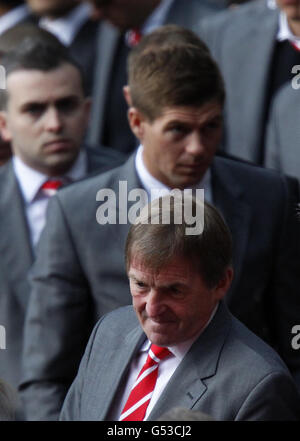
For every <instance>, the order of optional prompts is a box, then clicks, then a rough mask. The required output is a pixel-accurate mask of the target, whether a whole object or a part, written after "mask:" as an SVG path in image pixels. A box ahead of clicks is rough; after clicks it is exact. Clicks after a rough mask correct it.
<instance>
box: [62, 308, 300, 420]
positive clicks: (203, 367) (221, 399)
mask: <svg viewBox="0 0 300 441" xmlns="http://www.w3.org/2000/svg"><path fill="white" fill-rule="evenodd" d="M145 337H146V336H145V334H144V333H143V330H142V328H141V326H140V325H139V323H138V321H137V318H136V315H135V312H134V310H133V309H132V307H127V308H121V309H118V310H116V311H114V312H113V313H111V314H109V315H107V316H106V317H104V318H103V319H102V320H100V322H99V323H98V324H97V326H96V327H95V329H94V331H93V333H92V335H91V338H90V340H89V344H88V346H87V349H86V351H85V355H84V357H83V359H82V362H81V365H80V369H79V372H78V375H77V377H76V379H75V381H74V383H73V384H72V386H71V388H70V390H69V392H68V395H67V397H66V400H65V402H64V405H63V409H62V413H61V417H60V419H61V420H96V421H99V420H107V419H109V409H110V407H111V405H112V403H113V402H114V399H118V396H119V395H118V393H120V391H122V386H124V384H126V378H127V374H128V369H129V367H130V364H131V362H132V359H133V358H134V356H135V355H136V354H137V352H138V350H139V348H140V347H141V344H142V342H143V341H144V340H145ZM249 366H251V369H249ZM178 406H180V407H183V408H185V409H193V410H199V411H202V412H205V414H208V415H210V416H212V417H213V418H214V419H215V420H231V421H232V420H235V421H241V420H252V421H257V420H273V421H274V420H275V421H279V420H281V421H284V420H298V421H299V420H300V396H299V395H298V392H297V388H296V386H295V384H294V382H293V380H292V378H291V376H290V373H289V372H288V369H287V368H286V366H284V364H283V362H282V360H280V358H279V357H278V355H277V354H276V353H275V351H273V350H272V349H271V348H270V347H268V346H267V345H266V344H265V343H264V342H263V341H262V340H260V339H259V338H258V337H256V336H255V335H254V334H253V333H252V332H250V331H249V330H248V329H247V328H246V327H245V326H243V325H242V323H240V322H239V321H238V320H236V319H235V318H234V317H233V316H232V315H231V314H230V313H229V311H228V310H227V308H226V307H225V305H224V304H222V303H221V304H220V305H219V308H218V310H217V312H216V315H215V316H214V318H213V319H212V321H211V323H210V324H209V325H208V327H207V328H206V329H205V331H204V332H203V333H202V334H201V335H200V337H199V338H198V340H196V342H195V343H194V344H193V345H192V347H191V349H190V350H189V352H188V353H187V354H186V356H185V357H184V358H183V360H182V362H181V363H180V364H179V366H178V368H177V369H176V371H175V372H174V374H173V375H172V377H171V379H170V381H169V383H168V384H167V385H166V387H165V389H164V390H163V392H162V394H161V396H160V398H159V400H158V402H157V403H156V404H155V406H154V408H153V410H152V411H151V413H150V415H149V418H148V420H157V419H158V418H159V417H160V416H161V415H162V414H163V413H164V412H166V411H168V410H170V409H172V408H173V407H178Z"/></svg>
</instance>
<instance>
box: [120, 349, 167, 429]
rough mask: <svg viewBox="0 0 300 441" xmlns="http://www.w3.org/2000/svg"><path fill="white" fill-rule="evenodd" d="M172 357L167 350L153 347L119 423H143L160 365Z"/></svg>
mask: <svg viewBox="0 0 300 441" xmlns="http://www.w3.org/2000/svg"><path fill="white" fill-rule="evenodd" d="M169 355H172V352H170V351H169V349H167V348H162V347H160V346H156V345H154V344H152V345H151V347H150V349H149V353H148V357H147V360H146V363H145V364H144V366H143V367H142V369H141V371H140V373H139V375H138V376H137V379H136V381H135V383H134V385H133V386H132V389H131V392H130V394H129V397H128V400H127V401H126V404H125V406H124V409H123V411H122V414H121V416H120V419H119V421H142V420H143V419H144V417H145V414H146V410H147V407H148V405H149V403H150V400H151V397H152V394H153V391H154V388H155V384H156V380H157V375H158V363H159V362H160V361H161V360H162V359H164V358H166V357H167V356H169Z"/></svg>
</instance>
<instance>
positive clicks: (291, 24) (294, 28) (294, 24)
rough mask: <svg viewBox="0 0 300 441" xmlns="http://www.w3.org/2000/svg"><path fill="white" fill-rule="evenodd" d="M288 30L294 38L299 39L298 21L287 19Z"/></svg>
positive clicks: (299, 24)
mask: <svg viewBox="0 0 300 441" xmlns="http://www.w3.org/2000/svg"><path fill="white" fill-rule="evenodd" d="M288 25H289V27H290V30H291V31H292V32H293V34H294V35H295V36H296V37H300V20H292V19H288Z"/></svg>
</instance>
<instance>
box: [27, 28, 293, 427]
mask: <svg viewBox="0 0 300 441" xmlns="http://www.w3.org/2000/svg"><path fill="white" fill-rule="evenodd" d="M128 67H129V68H128V71H129V84H128V86H127V87H125V88H124V92H125V96H126V99H127V102H128V104H129V111H128V117H129V122H130V126H131V129H132V131H133V133H134V134H135V136H136V137H137V138H138V139H139V140H140V143H141V145H140V147H139V148H138V149H137V151H136V152H135V153H134V154H133V155H132V156H130V158H129V159H128V161H127V162H126V163H125V164H124V165H123V166H121V167H118V168H116V169H114V170H112V171H110V172H107V173H105V174H102V175H101V176H96V177H93V178H91V179H88V180H86V181H85V182H82V183H79V184H74V186H73V188H69V189H68V188H66V189H62V191H60V192H58V194H57V195H56V196H54V198H52V199H51V201H50V205H49V210H48V216H49V217H48V219H49V222H47V224H46V228H45V230H44V232H43V235H42V237H41V241H40V244H39V249H38V257H37V260H36V264H35V265H34V268H33V270H32V274H31V276H32V277H31V280H32V292H31V297H30V305H29V308H28V316H27V321H26V327H25V328H26V330H25V345H24V346H25V350H24V374H23V381H22V385H21V391H22V396H23V398H24V401H25V402H26V407H27V414H28V418H29V419H56V418H57V415H58V412H59V410H60V409H61V405H62V400H63V397H64V396H65V394H66V393H67V391H68V388H69V387H70V385H71V383H72V381H73V380H74V377H75V375H76V373H77V369H78V365H79V361H80V359H81V357H82V354H83V352H84V349H85V347H86V344H87V340H88V337H89V334H90V332H91V331H92V328H93V326H94V324H95V323H96V322H97V320H98V319H99V318H100V317H101V316H103V315H104V314H106V313H107V312H110V311H111V310H112V309H115V308H117V307H119V306H124V305H128V304H129V303H130V301H131V296H130V292H129V289H128V283H127V276H126V269H125V267H124V259H123V250H124V244H125V241H126V237H127V233H128V230H129V227H130V223H129V221H128V219H127V215H128V217H129V215H130V214H131V213H132V211H134V210H135V207H136V204H138V203H139V197H138V196H139V195H140V194H143V195H145V197H146V198H150V197H151V192H152V190H157V189H158V190H160V191H162V192H164V194H165V193H168V192H170V191H171V190H172V189H181V190H192V189H194V190H196V191H197V190H200V191H201V190H202V191H203V190H204V192H205V198H206V200H208V201H209V202H212V203H213V204H214V205H215V206H216V207H217V208H218V209H219V210H220V211H221V213H222V214H223V216H224V218H225V219H226V221H227V223H228V225H229V228H230V230H231V232H232V235H233V246H234V268H235V277H234V280H233V283H232V284H231V286H230V288H229V290H228V292H227V294H226V297H225V302H226V303H227V304H228V306H229V308H230V309H231V312H232V313H233V314H234V315H236V316H237V317H238V319H239V320H241V321H242V322H243V323H244V324H245V325H246V326H248V327H249V328H250V329H251V330H252V331H253V332H254V333H257V334H258V335H259V336H260V337H262V338H263V339H264V340H266V341H267V342H268V343H270V344H271V345H272V346H274V347H275V348H276V349H278V352H279V353H280V355H281V356H282V358H283V359H284V361H285V362H286V364H287V365H288V367H289V368H290V369H291V371H292V373H293V375H295V377H296V378H297V377H298V378H299V381H300V376H299V373H300V359H299V356H298V354H297V352H296V351H294V350H293V348H292V347H291V329H292V327H293V326H294V325H295V324H296V323H297V322H298V318H299V317H298V315H297V311H298V304H299V292H298V286H299V283H300V281H299V267H300V261H299V258H300V256H299V250H300V247H299V225H298V223H297V222H296V219H295V212H294V207H293V205H292V204H291V200H290V193H289V187H288V184H287V181H286V180H285V178H284V177H282V176H278V175H277V174H276V173H274V172H270V171H267V170H264V169H261V168H258V167H254V166H252V165H251V166H250V165H248V164H244V163H240V162H237V161H233V160H229V159H226V158H221V157H218V156H215V152H216V150H217V148H218V146H219V142H220V139H221V136H222V109H223V103H224V98H225V92H224V85H223V81H222V77H221V75H220V72H219V69H218V67H217V65H216V63H215V62H214V61H213V60H212V58H211V56H210V54H209V52H208V50H207V47H206V46H205V45H204V44H203V42H201V41H200V40H199V39H198V37H197V36H196V35H195V34H194V33H192V32H191V31H188V30H186V29H184V28H181V27H178V26H175V25H168V26H165V27H162V28H159V29H157V30H155V31H154V32H153V33H151V34H149V35H146V36H145V37H143V39H142V40H141V42H140V43H139V45H137V46H136V47H135V49H133V51H132V52H131V55H130V57H129V65H128ZM296 184H297V183H296ZM105 192H106V195H105ZM108 198H110V199H111V201H113V203H112V206H113V207H114V211H113V214H114V213H115V214H116V221H115V222H114V221H113V222H110V221H109V219H105V217H106V215H105V204H106V203H107V207H109V204H108V201H106V199H108ZM143 203H144V200H143V199H142V198H141V200H140V206H141V207H142V206H143ZM82 207H83V209H81V208H82ZM103 207H104V209H103ZM101 210H102V211H101ZM99 213H102V214H104V216H101V215H100V216H98V214H99ZM124 218H125V219H124ZM53 219H55V222H53ZM113 220H114V219H113ZM299 384H300V383H299Z"/></svg>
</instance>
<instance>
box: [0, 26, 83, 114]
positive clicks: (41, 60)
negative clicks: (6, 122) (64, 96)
mask: <svg viewBox="0 0 300 441" xmlns="http://www.w3.org/2000/svg"><path fill="white" fill-rule="evenodd" d="M45 32H46V31H43V30H42V34H40V36H41V35H43V36H42V38H37V37H38V36H39V33H38V31H37V34H33V35H30V36H29V37H27V38H24V39H23V41H22V42H21V43H20V44H19V45H18V46H17V47H15V48H14V49H12V50H8V51H7V52H4V53H2V56H1V65H2V66H3V68H4V71H5V76H6V79H7V78H8V76H9V75H10V74H11V73H13V72H16V71H18V70H23V69H25V70H31V69H36V70H41V71H43V72H49V71H51V70H54V69H56V68H58V67H60V66H61V65H63V64H71V65H72V66H74V67H75V68H76V69H77V70H78V71H79V73H80V77H81V81H82V90H83V93H84V94H86V85H85V79H84V74H83V72H82V69H81V67H80V66H79V65H78V64H77V62H76V61H74V60H73V58H72V57H71V56H70V55H69V52H68V49H67V48H66V47H65V46H64V45H63V44H61V43H60V42H59V41H58V40H57V39H56V38H55V37H54V36H52V35H51V36H49V38H48V37H47V36H46V34H45ZM7 100H8V94H7V92H6V91H5V90H3V91H2V93H1V97H0V108H1V109H4V108H5V107H6V105H7Z"/></svg>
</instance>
